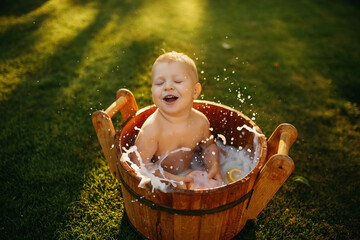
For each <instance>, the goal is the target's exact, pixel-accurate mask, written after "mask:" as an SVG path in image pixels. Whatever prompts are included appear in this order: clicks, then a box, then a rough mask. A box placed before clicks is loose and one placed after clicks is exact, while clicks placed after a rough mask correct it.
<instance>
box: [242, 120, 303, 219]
mask: <svg viewBox="0 0 360 240" xmlns="http://www.w3.org/2000/svg"><path fill="white" fill-rule="evenodd" d="M296 138H297V130H296V128H295V127H294V126H293V125H291V124H288V123H283V124H280V125H279V126H278V127H277V128H276V129H275V131H274V133H273V134H272V135H271V137H270V138H269V140H268V142H267V147H268V154H267V158H266V161H265V165H264V167H263V168H262V169H261V171H260V173H259V175H258V177H257V179H256V181H255V183H254V188H253V190H254V191H253V195H252V197H251V200H250V203H249V207H248V210H247V218H248V219H252V218H255V217H256V216H257V215H258V214H259V213H260V212H261V211H262V209H263V208H264V207H265V206H266V205H267V203H268V202H269V201H270V200H271V198H272V197H273V196H274V195H275V193H276V192H277V191H278V190H279V188H280V187H281V186H282V185H283V184H284V182H285V181H286V179H287V178H288V177H289V176H290V174H291V173H292V172H293V171H294V168H295V165H294V162H293V160H292V159H291V158H290V157H289V156H288V153H289V149H290V147H291V145H292V144H293V143H294V142H295V140H296Z"/></svg>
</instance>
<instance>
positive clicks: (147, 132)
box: [140, 114, 161, 138]
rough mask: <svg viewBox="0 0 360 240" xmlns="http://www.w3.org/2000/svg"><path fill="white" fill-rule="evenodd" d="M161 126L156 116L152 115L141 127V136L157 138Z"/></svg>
mask: <svg viewBox="0 0 360 240" xmlns="http://www.w3.org/2000/svg"><path fill="white" fill-rule="evenodd" d="M160 128H161V125H160V124H159V123H158V121H157V120H156V115H155V114H152V115H150V116H149V117H148V118H147V119H146V120H145V122H144V124H143V125H142V127H141V130H140V132H141V135H143V137H145V138H149V137H150V138H157V136H158V134H157V133H158V132H159V131H160Z"/></svg>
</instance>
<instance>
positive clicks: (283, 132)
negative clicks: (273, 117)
mask: <svg viewBox="0 0 360 240" xmlns="http://www.w3.org/2000/svg"><path fill="white" fill-rule="evenodd" d="M297 135H298V133H297V130H296V128H295V127H294V126H293V125H291V124H289V123H282V124H280V125H279V126H278V127H277V128H276V129H275V131H274V132H273V134H272V135H271V136H270V138H269V140H268V142H267V146H268V152H267V158H266V159H270V157H271V156H273V155H274V154H283V155H288V153H289V149H290V147H291V145H293V143H294V142H295V140H296V138H297Z"/></svg>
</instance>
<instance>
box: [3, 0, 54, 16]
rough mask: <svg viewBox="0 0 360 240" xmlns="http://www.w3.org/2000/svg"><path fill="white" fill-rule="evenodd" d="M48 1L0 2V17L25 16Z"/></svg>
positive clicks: (4, 0) (5, 0) (18, 0)
mask: <svg viewBox="0 0 360 240" xmlns="http://www.w3.org/2000/svg"><path fill="white" fill-rule="evenodd" d="M47 1H48V0H30V1H28V0H1V1H0V16H20V15H24V14H27V13H29V12H31V11H33V10H35V9H37V8H39V7H40V6H42V5H43V4H44V3H46V2H47Z"/></svg>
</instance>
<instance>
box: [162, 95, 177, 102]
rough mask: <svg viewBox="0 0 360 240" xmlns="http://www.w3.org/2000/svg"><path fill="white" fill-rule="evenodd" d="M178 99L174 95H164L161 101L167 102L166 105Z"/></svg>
mask: <svg viewBox="0 0 360 240" xmlns="http://www.w3.org/2000/svg"><path fill="white" fill-rule="evenodd" d="M178 98H179V97H177V96H174V95H172V94H169V95H166V96H165V97H164V98H163V100H164V101H165V102H167V103H173V102H175V101H176V100H177V99H178Z"/></svg>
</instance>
